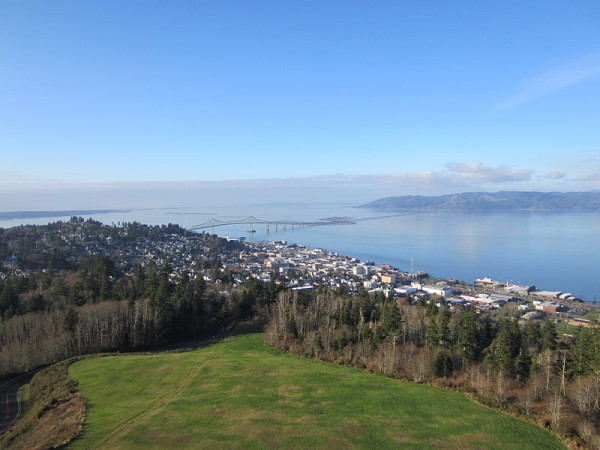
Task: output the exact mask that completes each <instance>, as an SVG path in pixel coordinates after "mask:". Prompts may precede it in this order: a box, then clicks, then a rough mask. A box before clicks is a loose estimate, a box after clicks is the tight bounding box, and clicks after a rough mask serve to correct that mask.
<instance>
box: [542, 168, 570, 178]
mask: <svg viewBox="0 0 600 450" xmlns="http://www.w3.org/2000/svg"><path fill="white" fill-rule="evenodd" d="M566 176H567V171H566V170H557V171H555V172H550V173H548V174H546V176H545V177H544V178H547V179H548V180H562V179H563V178H565V177H566Z"/></svg>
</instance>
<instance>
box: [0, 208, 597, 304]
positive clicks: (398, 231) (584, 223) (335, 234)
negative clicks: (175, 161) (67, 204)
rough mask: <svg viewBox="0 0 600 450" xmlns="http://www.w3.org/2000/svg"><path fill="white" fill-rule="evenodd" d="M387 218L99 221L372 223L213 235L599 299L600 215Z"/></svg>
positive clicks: (161, 212)
mask: <svg viewBox="0 0 600 450" xmlns="http://www.w3.org/2000/svg"><path fill="white" fill-rule="evenodd" d="M385 214H386V213H382V212H372V211H367V210H363V209H356V208H352V207H351V205H343V204H328V205H314V204H313V205H306V204H304V205H258V206H256V205H255V206H250V205H248V206H241V207H236V208H231V207H230V208H223V207H197V208H188V209H155V210H138V211H132V212H129V213H112V214H104V215H95V216H94V218H95V219H97V220H100V221H101V222H104V223H108V224H110V223H118V222H121V221H134V220H136V221H139V222H143V223H149V224H163V223H169V222H171V223H178V224H180V225H182V226H184V227H190V226H192V225H196V224H200V223H203V222H205V221H206V220H208V219H210V218H211V217H215V218H218V219H221V220H231V219H236V218H242V217H246V216H248V215H252V216H255V217H257V218H259V219H263V220H301V221H311V220H317V219H321V218H327V217H334V216H335V217H353V218H372V219H373V220H366V221H360V222H358V223H356V224H355V225H332V226H320V227H310V228H298V227H296V228H292V227H290V226H287V227H284V226H281V225H280V226H278V227H277V231H276V227H275V226H273V225H271V226H270V227H269V230H268V231H267V229H266V226H265V225H255V230H256V232H255V233H248V232H247V229H248V225H229V226H224V227H215V228H214V229H207V230H206V231H207V232H214V233H217V234H219V235H221V236H234V237H240V236H245V237H246V238H247V239H248V240H255V241H256V240H269V241H272V240H276V239H285V240H287V241H289V242H295V243H298V244H303V245H306V246H309V247H322V248H326V249H328V250H331V251H335V252H338V253H341V254H344V255H349V256H354V257H357V258H360V259H361V260H372V261H375V262H376V263H389V264H392V265H395V266H397V267H399V268H400V269H401V270H406V271H408V270H410V269H411V259H412V268H413V269H414V270H425V271H427V272H429V273H431V274H432V275H433V276H438V277H444V278H452V277H456V278H459V279H462V280H465V281H468V282H472V281H473V280H474V279H475V278H479V277H483V276H486V275H489V276H491V277H492V278H493V279H496V280H500V281H512V282H514V283H519V284H528V285H529V284H535V285H536V286H537V287H538V289H546V290H556V291H568V292H571V293H573V294H574V295H576V296H578V297H581V298H584V299H585V300H588V301H593V300H600V280H598V278H599V275H600V271H599V268H600V214H594V213H529V212H502V213H485V212H435V213H408V214H404V215H401V216H396V217H388V218H379V219H377V218H376V217H378V216H383V215H385ZM54 220H57V219H28V220H26V221H0V227H10V226H15V225H19V224H21V223H38V224H45V223H48V222H49V221H54Z"/></svg>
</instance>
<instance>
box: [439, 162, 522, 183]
mask: <svg viewBox="0 0 600 450" xmlns="http://www.w3.org/2000/svg"><path fill="white" fill-rule="evenodd" d="M446 167H447V168H448V170H449V171H450V172H451V176H452V177H454V178H455V179H456V180H457V181H465V182H477V183H507V182H515V181H517V182H518V181H530V180H531V174H532V173H533V171H532V170H520V169H515V168H513V167H510V166H498V167H488V166H485V165H484V164H483V163H481V162H479V161H472V162H466V163H456V162H449V163H446Z"/></svg>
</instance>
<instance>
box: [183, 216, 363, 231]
mask: <svg viewBox="0 0 600 450" xmlns="http://www.w3.org/2000/svg"><path fill="white" fill-rule="evenodd" d="M349 223H354V222H352V221H350V220H347V219H345V218H331V219H322V220H318V221H315V222H302V221H294V220H262V219H257V218H256V217H254V216H248V217H246V218H244V219H233V220H219V219H215V218H212V219H209V220H207V221H206V222H204V223H201V224H199V225H194V226H192V227H190V228H189V230H190V231H195V230H203V229H206V228H214V227H222V226H225V225H243V224H248V225H249V228H248V231H249V232H251V233H252V232H254V231H255V230H254V225H255V224H265V225H266V226H267V231H268V230H269V225H275V226H278V225H283V226H291V227H316V226H320V225H343V224H349Z"/></svg>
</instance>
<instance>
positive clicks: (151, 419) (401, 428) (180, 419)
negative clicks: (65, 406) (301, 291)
mask: <svg viewBox="0 0 600 450" xmlns="http://www.w3.org/2000/svg"><path fill="white" fill-rule="evenodd" d="M262 340H263V335H262V334H247V335H241V336H236V337H232V338H229V339H227V340H226V341H224V342H223V343H220V344H217V345H214V346H211V347H208V348H205V349H201V350H198V351H194V352H189V353H178V354H160V355H128V356H116V357H106V358H100V359H94V360H86V361H81V362H77V363H76V364H74V365H72V366H71V376H72V377H73V378H74V379H75V380H76V381H78V382H79V386H80V392H81V394H82V395H83V396H84V398H85V399H86V403H87V406H88V415H87V417H86V420H85V425H84V432H83V435H82V436H81V437H80V438H79V439H78V440H76V441H75V442H74V443H73V446H74V447H75V448H142V447H160V448H175V447H181V448H191V447H193V448H215V447H217V448H222V447H227V448H248V447H252V448H273V447H275V448H282V447H302V448H307V447H311V448H314V447H317V448H323V447H334V448H352V447H359V448H375V447H376V448H398V447H399V446H400V447H408V448H411V447H412V448H436V447H437V448H439V447H444V448H518V449H527V448H531V449H539V448H545V449H551V448H563V447H562V446H561V444H560V442H559V441H558V440H557V439H556V438H555V437H554V436H552V435H551V434H549V433H547V432H546V431H544V430H543V429H541V428H538V427H536V426H535V425H532V424H528V423H525V422H522V421H520V420H518V419H515V418H512V417H508V416H505V415H503V414H500V413H498V412H494V411H491V410H489V409H487V408H485V407H482V406H479V405H477V404H475V403H473V402H472V401H470V400H469V399H468V398H467V397H465V396H463V395H460V394H457V393H454V392H450V391H445V390H442V389H438V388H433V387H430V386H425V385H418V384H411V383H406V382H401V381H398V380H392V379H388V378H383V377H380V376H376V375H372V374H369V373H366V372H364V371H361V370H357V369H351V368H347V367H343V366H336V365H332V364H327V363H322V362H317V361H313V360H306V359H302V358H298V357H293V356H289V355H286V354H282V353H280V352H278V351H276V350H274V349H272V348H269V347H265V346H264V345H263V342H262Z"/></svg>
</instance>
